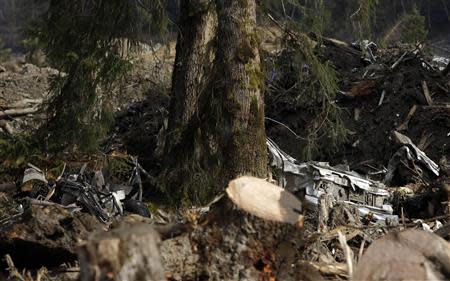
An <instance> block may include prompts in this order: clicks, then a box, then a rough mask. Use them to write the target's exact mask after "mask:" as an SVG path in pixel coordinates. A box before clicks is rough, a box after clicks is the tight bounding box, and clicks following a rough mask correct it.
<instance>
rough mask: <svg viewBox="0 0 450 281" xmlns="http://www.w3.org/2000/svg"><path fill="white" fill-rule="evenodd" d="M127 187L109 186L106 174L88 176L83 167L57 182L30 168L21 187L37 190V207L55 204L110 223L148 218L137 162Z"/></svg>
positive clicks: (39, 170)
mask: <svg viewBox="0 0 450 281" xmlns="http://www.w3.org/2000/svg"><path fill="white" fill-rule="evenodd" d="M133 163H134V165H135V167H134V169H133V171H132V175H131V176H130V180H129V181H128V184H127V185H119V184H113V183H109V182H108V181H106V180H105V175H104V172H102V171H96V172H91V173H88V172H87V171H86V167H87V164H84V165H83V166H82V167H81V169H80V170H79V171H78V172H77V173H68V172H65V166H64V168H63V172H62V173H61V175H60V176H59V177H58V178H57V179H56V180H47V179H46V177H45V174H44V172H43V171H42V170H41V169H39V168H38V167H36V166H34V165H32V164H28V168H27V169H26V170H25V172H24V177H23V180H22V186H26V185H31V186H33V190H35V191H34V192H33V193H32V195H31V197H32V203H34V204H42V205H46V204H51V203H56V204H60V205H62V206H64V207H65V208H66V209H70V210H71V211H79V210H83V211H87V212H89V213H90V214H92V215H94V216H95V217H96V218H97V219H98V220H99V221H101V222H104V223H106V222H108V221H110V220H111V219H112V218H114V217H116V216H120V215H123V214H124V212H129V213H136V214H139V215H142V216H145V217H149V216H150V213H149V211H148V209H147V207H146V206H145V204H143V203H142V182H141V178H140V173H139V171H140V169H142V167H140V165H139V163H137V160H134V159H133Z"/></svg>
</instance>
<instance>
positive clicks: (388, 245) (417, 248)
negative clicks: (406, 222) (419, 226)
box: [353, 230, 450, 280]
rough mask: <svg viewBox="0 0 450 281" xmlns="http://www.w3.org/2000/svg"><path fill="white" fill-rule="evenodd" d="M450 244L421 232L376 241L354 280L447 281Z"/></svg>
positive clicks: (402, 233) (394, 235) (406, 233)
mask: <svg viewBox="0 0 450 281" xmlns="http://www.w3.org/2000/svg"><path fill="white" fill-rule="evenodd" d="M449 277H450V244H449V243H448V242H446V241H445V240H443V239H442V238H440V237H438V236H437V235H435V234H433V233H429V232H425V231H422V230H407V231H403V232H398V233H390V234H388V235H386V236H385V237H383V238H382V239H380V240H377V241H375V242H374V243H373V244H372V245H370V247H369V248H368V249H367V251H366V253H365V254H364V255H363V257H362V258H361V261H360V262H359V263H358V265H357V266H356V269H355V272H354V275H353V280H448V278H449Z"/></svg>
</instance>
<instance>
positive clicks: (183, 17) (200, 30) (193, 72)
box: [165, 0, 214, 154]
mask: <svg viewBox="0 0 450 281" xmlns="http://www.w3.org/2000/svg"><path fill="white" fill-rule="evenodd" d="M179 28H180V30H179V33H178V39H177V47H176V57H175V64H174V69H173V75H172V89H171V97H172V98H171V101H170V115H169V124H168V129H167V131H168V132H169V133H168V134H167V137H166V143H165V152H166V154H167V152H169V151H170V150H171V149H172V146H173V144H174V143H176V142H177V141H179V133H180V131H181V130H180V128H183V126H185V125H186V124H188V123H189V121H190V119H191V117H192V116H193V115H194V114H195V112H196V111H197V100H198V96H199V94H200V91H201V89H202V86H203V85H204V82H205V79H206V77H205V76H207V69H208V67H207V63H208V62H209V54H210V48H208V44H209V43H210V42H211V40H212V38H213V35H214V17H213V13H212V8H211V1H210V0H185V1H181V2H180V19H179Z"/></svg>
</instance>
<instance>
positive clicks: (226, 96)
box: [216, 0, 267, 180]
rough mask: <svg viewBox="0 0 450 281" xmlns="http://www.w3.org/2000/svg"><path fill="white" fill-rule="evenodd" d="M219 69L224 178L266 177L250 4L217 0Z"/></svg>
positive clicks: (252, 4) (258, 64) (260, 83)
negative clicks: (250, 175) (243, 176)
mask: <svg viewBox="0 0 450 281" xmlns="http://www.w3.org/2000/svg"><path fill="white" fill-rule="evenodd" d="M216 5H217V14H218V20H219V26H218V35H219V36H218V51H217V58H218V60H217V67H218V72H217V74H218V76H217V79H219V78H220V80H218V82H219V87H218V89H217V91H219V93H220V94H221V99H222V114H223V116H222V117H223V134H222V137H223V144H224V147H223V155H224V160H225V161H224V169H225V172H226V174H227V180H230V179H232V178H233V177H236V176H238V175H242V174H252V175H255V176H260V177H262V176H264V175H265V172H266V168H267V151H266V134H265V127H264V101H263V95H262V92H261V89H262V87H263V86H264V76H263V74H262V71H261V62H260V57H259V50H258V47H259V43H258V38H257V34H256V3H255V1H254V0H244V1H243V0H217V1H216Z"/></svg>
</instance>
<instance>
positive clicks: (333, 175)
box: [267, 139, 398, 224]
mask: <svg viewBox="0 0 450 281" xmlns="http://www.w3.org/2000/svg"><path fill="white" fill-rule="evenodd" d="M267 146H268V149H269V154H270V166H271V167H272V168H273V169H274V170H275V173H276V176H277V179H278V181H279V184H280V185H281V186H282V187H284V188H286V189H287V190H289V191H290V192H292V193H294V194H303V196H304V198H305V201H306V203H308V204H309V205H312V206H318V205H319V199H320V198H321V196H330V197H331V198H332V201H334V203H345V204H349V205H354V206H356V207H357V208H358V211H359V215H360V216H361V217H364V218H370V220H373V221H376V222H385V223H386V224H396V223H397V222H398V216H397V215H394V214H393V208H392V205H391V204H390V203H389V202H390V198H391V194H390V193H389V191H388V190H387V189H386V186H385V185H384V184H383V183H381V182H377V181H373V180H370V179H365V178H363V177H362V176H361V175H359V174H357V173H355V172H352V171H349V170H348V168H347V169H345V168H340V167H331V166H330V165H329V164H328V163H326V162H306V163H298V162H297V161H296V160H295V159H294V158H292V157H291V156H289V155H288V154H286V153H285V152H284V151H282V150H281V149H280V148H279V147H278V146H277V145H276V144H275V143H274V142H273V141H272V140H270V139H268V140H267Z"/></svg>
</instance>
